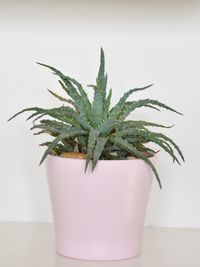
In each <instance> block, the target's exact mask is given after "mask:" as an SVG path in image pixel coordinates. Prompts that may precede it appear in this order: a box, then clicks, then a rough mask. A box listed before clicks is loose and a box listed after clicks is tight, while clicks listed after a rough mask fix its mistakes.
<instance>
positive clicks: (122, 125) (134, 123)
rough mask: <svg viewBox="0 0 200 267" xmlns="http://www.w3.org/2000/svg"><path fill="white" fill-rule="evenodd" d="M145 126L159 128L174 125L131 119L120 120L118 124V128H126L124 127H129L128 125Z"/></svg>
mask: <svg viewBox="0 0 200 267" xmlns="http://www.w3.org/2000/svg"><path fill="white" fill-rule="evenodd" d="M146 126H151V127H161V128H172V127H173V126H174V125H170V126H166V125H162V124H157V123H153V122H148V121H132V120H128V121H124V122H122V123H121V124H120V126H119V129H126V128H130V127H134V128H143V127H146Z"/></svg>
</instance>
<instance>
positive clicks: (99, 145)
mask: <svg viewBox="0 0 200 267" xmlns="http://www.w3.org/2000/svg"><path fill="white" fill-rule="evenodd" d="M107 140H108V138H104V137H97V141H96V146H95V149H94V153H93V160H92V170H94V168H95V166H96V164H97V161H98V160H99V158H100V156H101V154H102V152H103V149H104V147H105V144H106V142H107Z"/></svg>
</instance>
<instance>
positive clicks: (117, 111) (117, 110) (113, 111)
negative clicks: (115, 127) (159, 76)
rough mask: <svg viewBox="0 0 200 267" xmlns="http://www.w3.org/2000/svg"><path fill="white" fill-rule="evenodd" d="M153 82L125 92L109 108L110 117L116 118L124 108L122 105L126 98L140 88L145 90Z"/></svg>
mask: <svg viewBox="0 0 200 267" xmlns="http://www.w3.org/2000/svg"><path fill="white" fill-rule="evenodd" d="M152 85H153V84H150V85H147V86H145V87H142V88H134V89H130V90H129V91H128V92H126V93H125V94H124V95H123V97H121V98H120V100H119V102H118V103H117V104H116V105H115V106H114V107H113V108H112V109H111V111H110V118H112V119H116V118H117V117H118V115H119V114H120V113H121V111H122V110H123V109H124V106H125V104H126V100H127V98H128V97H129V96H130V95H131V94H133V93H134V92H137V91H141V90H145V89H147V88H149V87H151V86H152Z"/></svg>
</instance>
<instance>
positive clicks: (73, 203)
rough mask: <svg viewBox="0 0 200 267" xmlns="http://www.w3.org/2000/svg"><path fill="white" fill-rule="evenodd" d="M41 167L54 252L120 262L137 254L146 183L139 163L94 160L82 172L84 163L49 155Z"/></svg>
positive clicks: (144, 169) (144, 166)
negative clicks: (94, 163) (90, 167)
mask: <svg viewBox="0 0 200 267" xmlns="http://www.w3.org/2000/svg"><path fill="white" fill-rule="evenodd" d="M46 169H47V176H48V183H49V191H50V196H51V202H52V209H53V216H54V225H55V238H56V250H57V252H58V253H59V254H61V255H64V256H67V257H71V258H77V259H85V260H119V259H120V260H121V259H126V258H131V257H134V256H137V255H139V254H140V253H141V246H142V232H143V226H144V218H145V211H146V206H147V202H148V198H149V193H150V189H151V184H152V173H151V169H150V167H149V166H148V165H147V164H146V163H145V162H144V161H143V160H140V159H131V160H100V161H99V162H98V164H97V166H96V168H95V170H94V171H93V173H91V172H90V171H87V172H86V173H85V160H82V159H69V158H61V157H56V156H51V155H49V156H48V157H47V159H46Z"/></svg>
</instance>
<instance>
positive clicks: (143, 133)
mask: <svg viewBox="0 0 200 267" xmlns="http://www.w3.org/2000/svg"><path fill="white" fill-rule="evenodd" d="M117 136H126V137H127V136H131V137H132V136H133V137H134V136H138V137H144V138H145V139H146V140H147V141H151V142H154V143H155V144H157V145H159V146H160V147H162V148H163V149H164V150H165V151H166V152H167V153H168V154H169V155H170V156H171V157H172V158H173V159H174V160H176V161H177V163H178V164H179V165H180V162H179V160H178V159H177V157H176V156H175V155H174V153H173V149H172V148H171V147H170V145H169V144H168V143H166V142H165V141H164V140H161V139H159V138H157V135H156V134H155V133H152V132H150V131H148V130H140V129H136V128H126V129H123V130H121V131H118V132H117ZM163 141H164V142H163Z"/></svg>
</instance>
